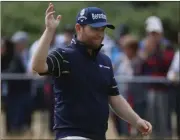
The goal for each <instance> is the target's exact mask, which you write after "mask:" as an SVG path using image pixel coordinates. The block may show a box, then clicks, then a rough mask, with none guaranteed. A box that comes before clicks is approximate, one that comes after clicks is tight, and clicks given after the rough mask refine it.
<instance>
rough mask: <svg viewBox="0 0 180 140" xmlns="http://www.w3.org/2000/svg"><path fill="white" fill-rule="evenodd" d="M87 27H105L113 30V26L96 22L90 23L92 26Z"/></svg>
mask: <svg viewBox="0 0 180 140" xmlns="http://www.w3.org/2000/svg"><path fill="white" fill-rule="evenodd" d="M88 25H90V26H91V27H94V28H100V27H107V28H110V29H115V26H114V25H112V24H110V23H107V22H98V23H92V24H88Z"/></svg>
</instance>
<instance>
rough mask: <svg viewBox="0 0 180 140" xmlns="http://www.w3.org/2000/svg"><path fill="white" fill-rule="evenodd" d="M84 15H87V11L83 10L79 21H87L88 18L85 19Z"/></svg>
mask: <svg viewBox="0 0 180 140" xmlns="http://www.w3.org/2000/svg"><path fill="white" fill-rule="evenodd" d="M84 14H85V9H82V10H81V12H80V17H78V20H80V21H81V22H83V21H84V20H86V19H87V17H85V16H84Z"/></svg>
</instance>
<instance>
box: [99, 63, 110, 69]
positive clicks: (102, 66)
mask: <svg viewBox="0 0 180 140" xmlns="http://www.w3.org/2000/svg"><path fill="white" fill-rule="evenodd" d="M99 67H100V68H106V69H110V67H108V66H104V65H101V64H99Z"/></svg>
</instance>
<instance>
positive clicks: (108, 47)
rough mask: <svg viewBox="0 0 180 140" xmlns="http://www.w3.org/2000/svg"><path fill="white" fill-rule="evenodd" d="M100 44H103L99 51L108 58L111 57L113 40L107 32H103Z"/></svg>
mask: <svg viewBox="0 0 180 140" xmlns="http://www.w3.org/2000/svg"><path fill="white" fill-rule="evenodd" d="M102 44H104V46H103V47H102V49H101V52H103V53H104V54H106V55H107V56H109V58H111V57H112V56H111V55H112V47H113V46H114V41H113V40H112V39H111V38H110V37H109V36H108V35H107V34H105V36H104V40H103V42H102Z"/></svg>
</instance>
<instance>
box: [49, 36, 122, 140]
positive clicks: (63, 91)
mask: <svg viewBox="0 0 180 140" xmlns="http://www.w3.org/2000/svg"><path fill="white" fill-rule="evenodd" d="M99 50H100V49H99ZM99 50H95V51H94V52H93V54H92V55H89V53H88V52H87V47H86V46H85V45H84V44H83V43H81V42H79V41H77V40H76V38H73V39H72V43H71V45H70V46H68V47H66V48H56V49H54V50H52V51H51V52H50V53H49V55H48V57H47V64H48V72H47V74H50V75H52V77H53V85H54V87H53V90H54V94H55V110H54V113H55V114H54V115H55V116H54V119H55V120H54V123H55V125H54V129H55V130H56V138H63V137H66V136H82V137H86V138H90V139H93V140H96V139H97V140H102V139H105V133H106V131H107V128H108V124H107V123H108V117H109V104H108V97H109V96H117V95H119V91H118V88H117V84H116V81H115V78H114V74H113V69H112V64H111V61H110V59H109V57H107V56H106V55H105V54H103V53H101V52H99Z"/></svg>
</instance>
